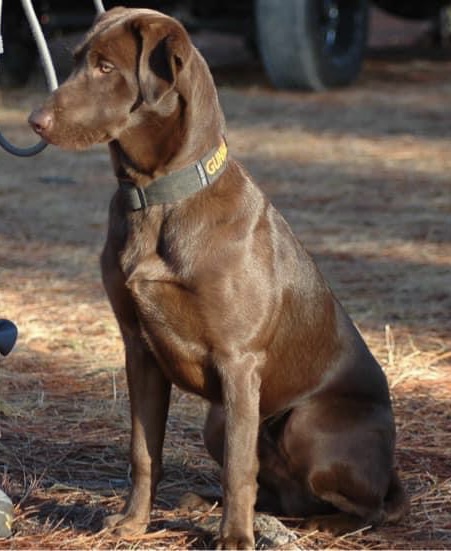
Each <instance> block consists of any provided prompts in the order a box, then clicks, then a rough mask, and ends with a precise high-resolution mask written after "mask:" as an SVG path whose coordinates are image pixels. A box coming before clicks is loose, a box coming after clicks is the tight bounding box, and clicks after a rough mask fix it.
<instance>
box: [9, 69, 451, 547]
mask: <svg viewBox="0 0 451 551" xmlns="http://www.w3.org/2000/svg"><path fill="white" fill-rule="evenodd" d="M450 69H451V64H450V63H449V62H432V61H421V62H418V61H409V60H404V61H403V62H395V61H387V60H370V61H368V63H367V66H366V71H365V73H364V75H363V78H362V80H361V82H360V83H359V86H357V87H355V88H354V89H350V90H346V91H343V92H336V93H325V94H318V95H307V94H295V93H274V92H273V91H271V90H270V89H269V88H268V87H267V86H266V85H265V83H264V81H263V80H262V77H261V75H260V74H259V73H257V74H256V75H255V76H256V77H257V82H258V83H259V84H258V85H250V84H249V83H248V82H246V80H245V78H244V77H243V79H241V80H239V81H238V82H237V81H236V74H237V73H236V72H227V71H222V72H221V73H219V72H218V73H217V75H216V76H217V79H218V81H219V82H220V83H221V97H222V102H223V104H224V107H225V110H226V115H227V118H228V120H229V128H230V135H229V141H230V143H231V147H232V150H233V151H234V153H235V154H236V155H237V156H238V157H239V158H240V159H241V160H243V161H244V162H245V164H246V165H247V166H248V168H249V169H250V170H251V171H252V172H253V174H254V175H255V177H256V178H257V179H258V180H259V181H260V183H261V185H262V187H263V188H264V190H265V191H266V192H267V193H268V194H269V195H270V196H271V198H272V199H273V200H274V202H275V203H276V204H277V205H278V206H279V207H280V208H281V210H282V211H283V212H284V214H285V215H286V217H287V218H288V220H289V221H290V223H291V225H292V226H293V228H294V229H295V231H296V233H297V234H298V235H299V236H300V237H301V239H302V240H303V241H304V243H305V244H306V245H307V247H308V248H309V249H310V250H311V251H312V253H313V254H314V255H315V257H316V258H317V260H318V262H319V264H320V266H321V268H322V270H323V272H324V273H325V274H326V276H327V278H328V280H329V281H330V282H331V285H332V287H333V288H334V290H335V291H336V294H337V295H338V296H339V297H340V298H341V300H342V302H343V303H344V304H345V306H346V308H347V309H348V311H349V312H350V314H351V315H352V316H353V318H354V319H355V320H356V322H357V323H358V325H359V328H360V329H361V331H362V333H363V334H364V336H365V338H366V339H367V341H368V343H369V344H370V346H371V348H372V350H373V352H374V354H375V355H376V357H377V358H378V359H379V361H380V362H381V363H382V364H383V366H384V369H385V371H386V373H387V376H388V378H389V382H390V386H391V390H392V394H393V399H394V407H395V413H396V418H397V425H398V448H397V461H398V463H399V468H400V472H401V476H402V478H403V480H404V482H405V484H406V487H407V489H408V491H409V494H410V495H411V500H412V511H411V515H410V516H409V518H407V519H406V520H404V521H403V522H402V523H401V524H400V525H398V526H395V527H385V528H381V529H379V530H376V531H363V532H361V533H358V534H354V535H349V536H346V537H343V538H338V539H334V538H330V537H328V536H325V535H322V534H318V533H311V532H306V531H304V530H302V529H301V527H300V523H299V522H298V521H297V520H296V519H285V522H286V523H287V524H288V525H289V526H290V527H291V528H292V529H293V530H295V531H296V533H297V534H298V536H299V540H298V545H299V546H300V547H303V548H312V549H319V548H328V547H333V548H337V549H360V548H365V549H383V548H409V549H410V548H411V549H425V548H437V549H446V548H450V547H451V438H450V432H449V428H450V422H451V382H450V381H451V379H450V365H451V349H450V341H451V339H450V336H451V331H450V330H451V316H450V311H451V294H450V292H451V276H450V260H451V229H450V224H449V218H450V212H451V203H450V184H449V172H450V169H451V156H450V155H449V143H450V138H451V130H450V126H449V120H450V115H451V107H450V104H449V94H450V91H451V77H450V76H449V75H450V74H451V73H450ZM252 70H253V68H252V67H250V68H249V70H248V68H245V71H246V72H247V74H249V73H250V72H251V71H252ZM247 78H248V77H247ZM254 82H255V81H254ZM30 93H31V92H30V90H27V91H26V93H22V94H19V95H17V94H15V95H8V94H4V96H3V109H2V110H1V111H0V122H1V125H2V128H5V127H6V128H7V129H8V131H9V132H10V135H11V136H14V137H16V138H17V139H23V140H24V141H25V140H26V133H25V131H24V129H23V128H22V127H21V126H20V124H19V122H18V121H19V120H20V119H21V118H23V117H24V115H25V113H26V111H27V109H28V107H27V103H28V104H30V105H31V104H32V103H33V102H34V100H33V99H30V95H29V94H30ZM30 139H31V138H30ZM108 165H109V162H108V155H107V153H106V151H105V149H103V148H95V149H93V150H92V151H90V152H87V153H83V154H73V153H64V152H60V151H57V150H55V149H50V148H49V149H48V150H47V151H46V152H45V153H44V154H43V155H41V156H40V157H38V158H36V159H33V160H16V159H13V158H11V157H8V156H7V155H6V154H1V166H2V173H1V175H0V234H1V247H0V269H1V271H0V278H1V279H0V308H1V310H0V315H1V316H2V317H9V318H11V319H13V320H15V321H16V323H17V324H18V325H19V329H20V339H19V342H18V345H17V347H16V349H15V351H14V353H13V354H12V355H11V356H10V357H8V358H7V359H4V360H1V369H0V429H1V438H0V461H1V464H2V465H3V468H2V471H1V472H0V485H1V486H2V487H3V488H4V489H5V490H6V491H7V492H8V493H9V494H10V495H11V496H12V498H13V500H14V503H15V508H16V515H17V518H16V522H15V534H14V537H13V538H12V539H10V540H8V541H1V542H0V548H5V549H6V548H8V549H16V548H17V549H25V548H26V549H37V548H39V549H42V548H46V549H60V548H65V549H87V548H99V549H103V548H117V549H122V548H127V549H134V548H168V549H179V548H205V547H208V546H210V545H211V541H212V540H211V535H210V534H208V533H203V532H201V531H200V530H199V529H198V528H196V525H195V524H194V523H193V522H192V519H191V517H190V516H189V515H188V514H187V513H185V512H182V511H180V510H177V503H178V499H179V497H180V496H181V495H182V494H183V493H184V492H185V491H187V490H191V491H196V490H198V491H201V492H204V493H205V492H206V493H215V492H216V493H217V492H219V473H218V470H217V468H216V467H215V465H214V464H213V463H212V462H211V461H210V459H209V458H208V456H207V455H206V452H205V450H204V449H203V445H202V438H201V430H202V419H203V414H204V404H202V403H201V402H200V401H199V400H198V399H197V398H194V397H190V396H187V395H183V394H181V393H178V392H176V393H175V394H174V396H173V400H172V405H171V413H170V419H169V427H168V434H167V439H166V443H165V465H166V476H165V479H164V480H163V482H162V483H161V486H160V489H159V496H158V500H157V506H156V509H155V511H154V513H153V515H152V520H151V525H150V528H151V531H149V533H148V534H146V535H145V536H142V537H140V538H128V539H119V538H117V537H114V536H112V535H111V534H109V533H107V532H104V531H101V529H100V527H101V521H102V518H103V516H104V515H105V514H106V512H107V511H111V510H116V509H117V508H118V507H119V506H120V503H121V501H122V499H123V496H124V495H125V494H126V491H127V487H128V480H127V471H128V457H127V456H128V451H127V448H128V439H129V424H128V423H129V422H128V402H127V394H126V385H125V378H124V372H123V369H122V363H123V355H122V348H121V342H120V338H119V335H118V332H117V329H116V325H115V322H114V320H113V317H112V315H111V313H110V310H109V307H108V305H107V303H106V299H105V296H104V293H103V290H102V288H101V283H100V278H99V273H98V267H97V257H98V253H99V250H100V247H101V243H102V240H103V235H104V231H105V222H106V205H107V201H108V196H109V194H110V193H111V189H112V186H113V185H114V183H113V179H112V176H111V172H110V169H109V166H108ZM218 514H219V513H218V511H217V510H213V511H212V512H211V513H210V516H215V515H218Z"/></svg>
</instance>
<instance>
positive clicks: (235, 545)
mask: <svg viewBox="0 0 451 551" xmlns="http://www.w3.org/2000/svg"><path fill="white" fill-rule="evenodd" d="M216 549H255V541H254V535H253V534H252V536H247V535H246V534H237V535H233V534H229V535H227V536H219V538H218V539H217V541H216Z"/></svg>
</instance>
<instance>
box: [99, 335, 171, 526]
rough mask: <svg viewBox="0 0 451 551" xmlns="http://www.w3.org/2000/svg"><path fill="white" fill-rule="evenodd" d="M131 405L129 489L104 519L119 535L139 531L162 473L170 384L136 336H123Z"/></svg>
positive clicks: (146, 517)
mask: <svg viewBox="0 0 451 551" xmlns="http://www.w3.org/2000/svg"><path fill="white" fill-rule="evenodd" d="M124 342H125V353H126V370H127V382H128V390H129V395H130V407H131V424H132V436H131V450H130V451H131V465H132V489H131V492H130V495H129V497H128V500H127V504H126V506H125V508H124V510H123V511H122V513H120V514H117V515H112V516H110V517H107V518H106V519H105V525H106V526H108V527H114V530H115V533H117V534H118V535H131V534H142V533H144V532H145V531H146V529H147V525H148V524H149V514H150V509H151V505H152V502H153V500H154V498H155V491H156V487H157V484H158V482H159V479H160V477H161V474H162V448H163V440H164V433H165V427H166V419H167V413H168V407H169V398H170V390H171V384H170V382H169V381H168V380H167V378H166V377H165V376H164V375H163V373H162V371H161V370H160V369H159V368H158V366H157V364H156V361H155V359H154V357H153V356H152V354H151V353H150V352H149V351H148V350H147V349H146V347H145V346H144V345H143V344H142V343H141V342H140V341H139V339H132V338H129V339H127V338H125V339H124Z"/></svg>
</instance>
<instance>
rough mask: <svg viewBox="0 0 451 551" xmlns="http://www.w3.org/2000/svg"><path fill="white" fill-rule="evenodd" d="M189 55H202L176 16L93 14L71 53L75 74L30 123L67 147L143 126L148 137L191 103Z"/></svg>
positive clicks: (127, 12)
mask: <svg viewBox="0 0 451 551" xmlns="http://www.w3.org/2000/svg"><path fill="white" fill-rule="evenodd" d="M193 57H196V59H197V60H198V61H199V60H200V56H199V54H198V53H197V51H196V50H195V48H194V46H193V45H192V43H191V40H190V38H189V36H188V34H187V32H186V30H185V29H184V28H183V26H182V25H181V24H180V23H179V22H177V21H176V20H175V19H173V18H171V17H169V16H166V15H163V14H161V13H159V12H156V11H153V10H146V9H125V8H114V9H112V10H109V11H107V12H105V13H104V14H103V15H102V16H100V17H99V18H98V20H97V21H96V23H95V24H94V26H93V28H92V29H91V30H90V31H89V32H88V33H87V35H86V37H85V39H84V40H83V42H82V43H81V44H80V45H79V46H78V47H77V48H76V50H75V54H74V58H75V67H74V70H73V72H72V73H71V75H70V76H69V78H68V79H67V81H66V82H65V83H63V84H62V85H61V86H60V87H59V88H58V89H57V90H56V91H55V92H54V93H53V94H52V95H51V96H50V97H49V98H48V100H47V101H46V102H45V103H44V105H43V106H42V107H41V108H39V109H37V110H35V111H34V112H33V113H32V114H31V116H30V119H29V122H30V124H31V126H32V127H33V129H34V130H35V131H36V132H37V133H38V134H39V135H40V136H42V138H43V139H44V140H46V141H47V142H49V143H52V144H55V145H58V146H60V147H63V148H68V149H84V148H87V147H89V146H91V145H93V144H95V143H101V142H109V141H111V140H115V139H116V140H119V139H120V137H121V135H123V134H124V133H126V132H130V130H131V129H132V128H136V127H137V126H139V125H142V124H146V125H147V126H148V127H149V125H150V133H151V134H152V133H154V134H158V133H161V132H164V128H165V126H166V124H167V121H168V120H170V119H171V117H173V118H174V117H176V116H178V113H179V111H180V110H181V109H182V108H183V106H184V105H186V104H187V103H191V98H190V97H187V96H189V95H191V94H192V93H193V89H194V88H195V83H194V84H193V83H191V84H190V86H187V85H186V84H187V82H188V81H190V80H191V78H190V76H189V75H188V74H187V73H190V65H191V61H192V58H193ZM201 63H203V61H202V60H201ZM204 65H205V64H204ZM207 72H208V71H207Z"/></svg>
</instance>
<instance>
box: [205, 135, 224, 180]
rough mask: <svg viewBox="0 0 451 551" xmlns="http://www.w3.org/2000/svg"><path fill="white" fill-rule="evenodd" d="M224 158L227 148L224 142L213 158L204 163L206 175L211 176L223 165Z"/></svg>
mask: <svg viewBox="0 0 451 551" xmlns="http://www.w3.org/2000/svg"><path fill="white" fill-rule="evenodd" d="M226 158H227V146H226V144H225V142H222V143H221V145H220V146H219V148H218V150H217V151H216V153H215V154H214V155H213V157H211V159H208V161H207V162H206V163H205V170H206V171H207V173H208V174H209V175H210V176H213V174H214V173H215V172H217V171H218V170H219V169H220V168H221V167H222V165H223V164H224V163H225V161H226Z"/></svg>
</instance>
